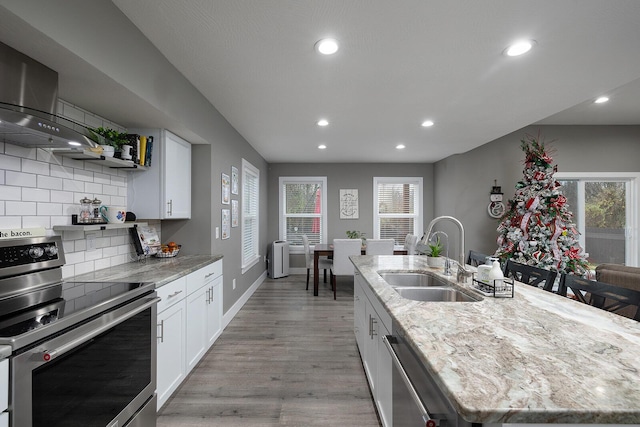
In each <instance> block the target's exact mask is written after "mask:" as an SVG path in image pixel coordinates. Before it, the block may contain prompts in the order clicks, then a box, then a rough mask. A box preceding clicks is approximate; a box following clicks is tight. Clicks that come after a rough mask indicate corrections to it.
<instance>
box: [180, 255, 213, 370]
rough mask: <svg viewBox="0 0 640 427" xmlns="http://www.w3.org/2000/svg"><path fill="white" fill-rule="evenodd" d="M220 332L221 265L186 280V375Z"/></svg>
mask: <svg viewBox="0 0 640 427" xmlns="http://www.w3.org/2000/svg"><path fill="white" fill-rule="evenodd" d="M221 332H222V261H218V262H216V263H214V264H211V265H210V266H207V267H205V268H202V269H200V270H198V271H195V272H193V273H191V274H189V275H188V276H187V344H186V353H187V373H188V372H190V371H191V370H192V369H193V368H194V367H195V365H196V364H197V363H198V362H199V361H200V359H202V356H204V354H205V353H206V351H207V350H208V349H209V347H211V345H212V344H213V342H214V341H215V340H216V339H217V338H218V336H220V333H221Z"/></svg>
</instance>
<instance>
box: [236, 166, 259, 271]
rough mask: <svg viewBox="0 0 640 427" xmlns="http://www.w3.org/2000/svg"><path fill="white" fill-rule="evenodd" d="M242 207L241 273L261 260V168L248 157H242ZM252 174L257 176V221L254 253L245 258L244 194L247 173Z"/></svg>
mask: <svg viewBox="0 0 640 427" xmlns="http://www.w3.org/2000/svg"><path fill="white" fill-rule="evenodd" d="M241 173H242V198H243V203H242V208H241V209H240V212H241V213H240V218H241V222H242V232H241V241H240V261H241V264H242V265H241V274H244V273H246V272H247V271H249V270H250V269H251V268H252V267H253V266H254V265H256V264H257V263H258V262H260V258H261V255H260V170H259V169H258V168H256V167H255V166H253V165H252V164H251V163H250V162H249V161H247V160H246V159H242V172H241ZM247 174H251V175H254V176H255V177H256V187H257V188H256V221H255V230H256V233H255V237H254V240H253V242H252V243H253V246H254V247H253V251H254V253H253V255H252V256H251V258H249V259H247V260H245V259H244V240H245V233H246V232H247V231H248V230H247V229H246V225H245V210H244V209H245V203H244V196H245V194H246V189H245V185H246V184H247V181H248V180H247V179H246V175H247Z"/></svg>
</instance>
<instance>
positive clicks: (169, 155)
mask: <svg viewBox="0 0 640 427" xmlns="http://www.w3.org/2000/svg"><path fill="white" fill-rule="evenodd" d="M129 132H130V133H137V134H139V135H145V136H151V137H153V154H152V157H151V166H150V167H149V170H147V171H146V172H144V173H140V174H135V176H133V175H132V176H130V177H129V182H128V193H127V200H128V209H129V211H130V212H133V213H134V214H136V217H138V218H144V219H189V218H191V144H190V143H188V142H187V141H185V140H184V139H182V138H180V137H179V136H177V135H174V134H172V133H171V132H169V131H167V130H165V129H130V130H129Z"/></svg>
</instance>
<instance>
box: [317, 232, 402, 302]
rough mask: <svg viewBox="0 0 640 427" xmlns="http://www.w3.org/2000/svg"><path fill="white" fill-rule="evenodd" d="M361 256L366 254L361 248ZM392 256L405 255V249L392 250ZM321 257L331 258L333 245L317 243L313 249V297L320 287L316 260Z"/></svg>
mask: <svg viewBox="0 0 640 427" xmlns="http://www.w3.org/2000/svg"><path fill="white" fill-rule="evenodd" d="M361 253H362V255H365V254H366V248H365V247H364V246H363V247H362V252H361ZM393 254H394V255H406V254H407V250H406V249H394V250H393ZM321 256H326V257H329V258H332V257H333V243H318V244H317V245H315V246H314V248H313V296H314V297H317V296H318V287H319V285H320V281H319V280H318V278H319V273H320V272H319V269H318V259H319V258H320V257H321Z"/></svg>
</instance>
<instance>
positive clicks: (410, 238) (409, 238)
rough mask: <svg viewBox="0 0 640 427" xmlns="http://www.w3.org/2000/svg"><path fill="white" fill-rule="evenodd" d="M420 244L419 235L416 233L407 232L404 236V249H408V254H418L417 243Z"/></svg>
mask: <svg viewBox="0 0 640 427" xmlns="http://www.w3.org/2000/svg"><path fill="white" fill-rule="evenodd" d="M417 244H418V236H416V235H415V234H407V235H406V237H405V238H404V249H405V250H406V251H407V255H415V254H416V245H417Z"/></svg>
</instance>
